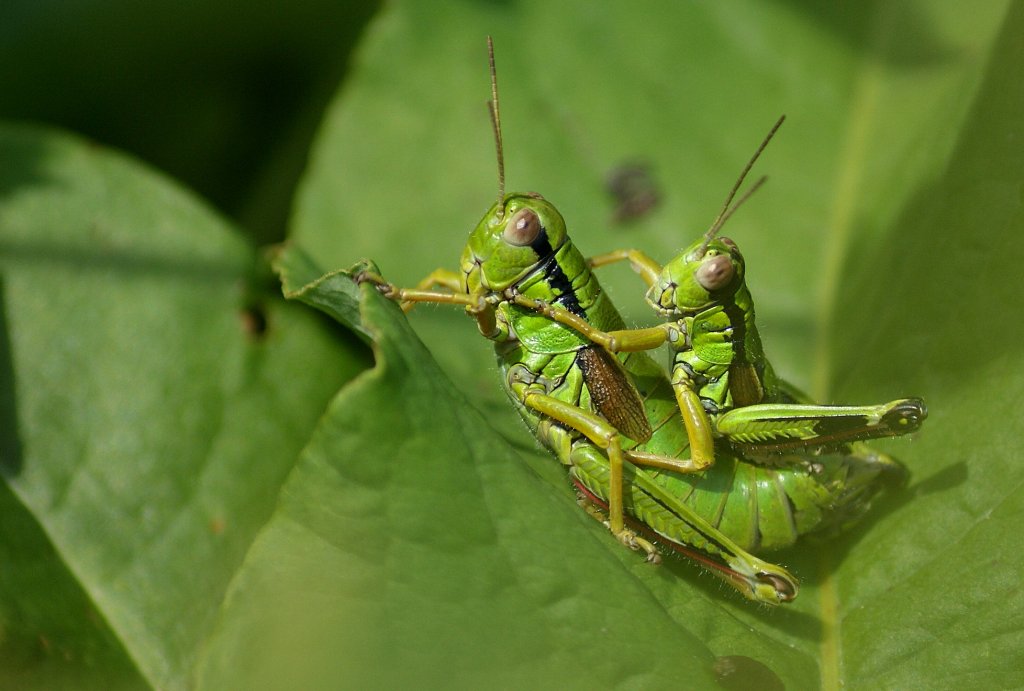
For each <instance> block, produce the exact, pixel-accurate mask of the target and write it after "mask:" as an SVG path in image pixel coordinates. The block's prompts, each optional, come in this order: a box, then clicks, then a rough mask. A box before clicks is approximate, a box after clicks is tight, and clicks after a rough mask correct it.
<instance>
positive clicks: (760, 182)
mask: <svg viewBox="0 0 1024 691" xmlns="http://www.w3.org/2000/svg"><path fill="white" fill-rule="evenodd" d="M766 182H768V176H767V175H762V176H761V177H759V178H758V179H757V182H755V183H754V184H753V185H751V186H750V189H749V190H747V191H746V192H744V193H743V196H742V197H740V198H739V199H738V200H737V201H736V203H735V204H733V205H732V206H731V207H730V208H729V210H728V211H727V212H726V213H725V215H724V216H722V219H721V220H720V221H719V222H718V228H715V232H716V233H717V232H718V230H719V229H720V228H721V227H722V226H724V225H725V222H726V221H728V220H729V219H730V218H732V215H733V214H734V213H736V210H737V209H738V208H740V207H741V206H743V202H745V201H747V200H748V199H750V198H751V197H752V196H754V192H757V191H758V190H759V189H760V188H761V185H763V184H764V183H766ZM712 227H714V226H712ZM711 237H714V235H712V236H711Z"/></svg>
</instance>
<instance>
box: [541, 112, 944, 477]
mask: <svg viewBox="0 0 1024 691" xmlns="http://www.w3.org/2000/svg"><path fill="white" fill-rule="evenodd" d="M784 120H785V117H784V116H783V117H782V118H779V120H778V121H777V122H776V123H775V125H774V127H772V129H771V131H770V132H769V133H768V135H767V137H765V139H764V141H763V142H762V143H761V145H760V147H758V149H757V151H756V152H755V153H754V155H753V157H752V158H751V159H750V161H749V162H748V163H747V165H746V167H745V168H744V169H743V172H742V173H741V174H740V176H739V178H738V179H737V181H736V184H735V185H734V186H733V188H732V190H731V191H730V193H729V195H728V197H727V198H726V200H725V204H724V205H723V206H722V209H721V211H720V212H719V214H718V216H717V217H716V218H715V220H714V222H713V223H712V224H711V226H710V228H709V229H708V231H707V232H706V233H705V234H704V235H703V236H702V237H701V238H699V239H698V240H697V241H696V242H695V243H694V244H692V245H691V246H690V247H688V248H686V249H685V250H683V252H682V253H680V254H679V255H678V256H677V257H675V258H674V259H672V260H671V261H669V262H668V263H667V264H665V265H664V266H661V265H660V264H658V263H657V262H656V261H654V260H653V259H651V258H650V257H649V256H647V255H646V254H644V253H643V252H641V251H640V250H636V249H627V250H617V251H613V252H609V253H607V254H603V255H599V256H596V257H592V258H591V259H590V260H589V265H590V266H591V267H593V268H596V267H600V266H605V265H608V264H612V263H614V262H618V261H628V262H629V263H630V264H631V266H632V267H633V269H634V270H635V271H636V272H637V273H638V274H639V275H640V277H641V278H642V279H643V281H644V282H645V283H646V284H647V287H648V290H647V294H646V296H645V297H646V300H647V302H648V303H649V304H650V305H651V306H652V307H653V308H654V309H655V311H656V312H658V313H659V314H660V315H661V316H663V317H665V318H666V320H667V321H666V322H665V323H663V324H662V325H660V326H657V327H653V328H648V329H630V330H622V331H615V332H612V333H608V332H604V331H602V330H600V329H598V328H597V326H596V324H594V323H593V322H586V321H583V320H580V319H578V318H577V317H576V315H573V314H571V313H566V312H565V310H562V309H561V308H560V307H559V306H558V305H553V304H544V303H541V302H538V303H536V304H535V305H534V307H535V309H537V310H538V311H539V312H541V313H543V314H545V315H547V316H548V317H549V318H552V319H555V320H557V321H559V322H560V323H563V324H566V325H568V326H572V327H573V328H575V329H576V330H577V331H578V332H580V333H581V334H583V335H585V336H586V337H587V338H588V339H589V340H590V341H591V342H594V343H598V344H600V345H601V346H602V347H604V348H605V349H607V350H609V351H610V352H618V351H623V352H628V351H638V350H647V349H652V348H657V347H659V346H661V345H662V344H665V343H667V344H668V345H669V348H670V350H671V352H672V363H671V365H672V367H671V370H672V371H671V378H672V387H673V390H674V392H675V396H676V401H677V403H678V405H679V409H680V411H681V413H682V417H683V421H684V423H685V425H686V429H687V433H688V435H689V439H690V451H691V462H692V463H693V464H694V465H696V466H698V467H701V468H703V467H706V466H708V465H710V464H711V463H712V462H713V460H714V454H715V449H714V445H715V440H716V439H721V440H723V441H725V442H727V443H729V444H730V445H731V446H732V448H733V449H734V451H735V452H736V453H739V454H741V455H743V456H744V457H746V458H750V457H755V456H766V455H769V454H772V455H774V454H778V453H780V452H785V451H794V450H796V451H805V452H812V453H821V452H823V451H837V452H841V453H844V454H852V455H855V456H860V457H863V458H864V459H865V460H869V461H870V462H871V463H875V464H880V467H882V468H884V469H885V470H886V471H887V472H889V473H890V474H891V475H893V476H894V478H902V479H905V474H906V471H905V469H904V468H903V466H902V465H901V464H899V463H898V462H897V461H895V460H893V459H891V458H889V457H888V456H885V455H883V454H880V453H878V452H875V451H873V450H871V449H869V448H868V447H866V446H864V445H863V444H859V443H857V442H860V441H863V440H865V439H875V438H880V437H892V436H898V435H902V434H907V433H909V432H913V431H915V430H916V429H918V428H919V427H920V425H921V423H922V422H923V421H924V419H925V417H926V416H927V410H926V408H925V406H924V403H923V401H922V400H921V399H919V398H902V399H898V400H895V401H890V402H889V403H882V404H877V405H858V406H849V405H819V404H816V403H814V402H813V401H812V400H811V399H810V398H809V397H808V396H806V395H805V394H803V393H802V392H800V391H799V390H798V389H797V388H796V387H795V386H793V385H792V384H789V383H788V382H786V381H785V380H783V379H781V378H779V377H778V376H776V374H775V372H774V370H773V368H772V366H771V364H770V363H769V361H768V359H767V357H766V356H765V354H764V350H763V348H762V346H761V337H760V334H759V333H758V330H757V325H756V322H755V319H754V302H753V298H752V297H751V295H750V290H749V289H748V288H747V284H746V280H745V274H746V265H745V263H744V260H743V256H742V255H741V254H740V251H739V248H738V247H737V246H736V243H735V242H733V241H732V240H730V239H729V238H725V237H717V234H718V232H719V231H720V230H721V228H722V226H723V225H724V223H725V221H726V220H727V219H728V218H729V217H730V216H731V215H732V214H733V212H735V210H736V208H738V206H739V205H740V204H742V203H743V202H744V201H745V200H746V199H747V198H748V197H749V196H750V194H751V193H753V192H754V191H755V190H756V189H757V188H758V187H760V185H761V183H763V182H764V180H765V178H761V179H760V180H758V181H757V182H756V183H755V184H754V185H753V187H752V188H751V189H750V191H749V192H748V193H747V194H746V195H744V196H743V197H742V198H741V199H740V200H739V201H738V202H737V203H736V205H735V206H733V205H732V202H733V199H734V198H735V195H736V193H737V192H738V191H739V189H740V187H741V185H742V184H743V181H744V179H745V178H746V176H747V173H749V171H750V169H751V168H752V167H753V164H754V163H755V162H756V161H757V159H758V157H759V156H760V154H761V152H762V151H764V148H765V147H766V146H767V144H768V142H769V141H770V140H771V138H772V137H773V136H774V135H775V133H776V131H777V130H778V128H779V127H780V126H781V125H782V122H783V121H784ZM773 460H775V461H781V460H782V459H773Z"/></svg>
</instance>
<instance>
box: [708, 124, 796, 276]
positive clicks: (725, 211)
mask: <svg viewBox="0 0 1024 691" xmlns="http://www.w3.org/2000/svg"><path fill="white" fill-rule="evenodd" d="M785 120H786V116H785V115H783V116H782V117H780V118H779V119H778V120H777V121H776V122H775V124H774V125H773V126H772V129H771V131H770V132H768V136H766V137H765V138H764V141H762V142H761V146H759V147H757V151H755V152H754V155H753V156H751V157H750V160H749V161H747V165H746V167H744V168H743V172H741V173H740V177H739V178H738V179H737V180H736V184H735V185H733V186H732V189H731V190H730V191H729V196H728V197H726V198H725V204H723V205H722V210H721V211H719V212H718V216H716V217H715V220H714V222H713V223H712V224H711V227H710V228H708V231H707V232H706V233H704V243H703V244H702V245H701V246H700V249H699V250H698V251H697V253H696V256H698V257H701V256H703V255H704V252H706V251H707V249H708V245H709V244H710V243H711V241H712V240H713V239H714V238H715V235H716V234H717V233H718V231H719V230H721V229H722V226H723V225H725V222H726V221H727V220H729V217H730V216H732V214H733V212H735V211H736V209H738V208H739V207H740V205H741V204H742V203H743V202H745V201H746V200H747V199H749V198H750V195H751V194H753V193H754V191H755V190H757V188H758V187H760V186H761V185H762V184H764V181H765V178H761V179H760V180H758V181H757V183H755V184H754V186H753V187H752V188H751V190H750V191H749V192H747V193H746V194H745V195H743V198H742V199H740V200H739V202H737V204H736V206H734V207H732V209H731V210H730V208H729V205H730V204H732V200H733V198H734V197H735V196H736V193H737V192H738V191H739V189H740V186H741V185H742V184H743V181H744V180H745V179H746V178H747V173H749V172H750V169H751V168H753V167H754V163H755V162H757V159H758V158H760V156H761V152H763V151H764V149H765V147H766V146H768V142H770V141H771V140H772V137H774V136H775V133H776V132H778V131H779V127H781V126H782V123H783V122H784V121H785Z"/></svg>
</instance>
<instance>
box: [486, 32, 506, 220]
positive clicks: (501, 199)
mask: <svg viewBox="0 0 1024 691" xmlns="http://www.w3.org/2000/svg"><path fill="white" fill-rule="evenodd" d="M487 62H488V64H489V65H490V68H491V101H490V103H488V104H487V107H488V110H489V111H490V112H491V126H492V127H493V128H494V148H495V149H496V150H497V154H498V220H499V221H500V220H501V219H502V217H504V215H505V149H504V147H503V146H502V145H501V111H500V110H499V109H498V71H497V70H496V69H495V68H494V41H493V40H492V39H491V37H490V36H488V37H487Z"/></svg>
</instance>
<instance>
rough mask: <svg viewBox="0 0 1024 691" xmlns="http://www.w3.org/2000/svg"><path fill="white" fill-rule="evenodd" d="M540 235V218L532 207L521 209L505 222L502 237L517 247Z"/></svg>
mask: <svg viewBox="0 0 1024 691" xmlns="http://www.w3.org/2000/svg"><path fill="white" fill-rule="evenodd" d="M538 235H540V218H538V216H537V214H536V213H534V212H533V211H532V210H530V209H520V210H519V211H517V212H516V214H515V216H513V217H512V218H510V219H509V221H508V223H507V224H505V232H504V233H502V237H503V238H505V242H507V243H509V244H510V245H515V246H516V247H525V246H526V245H529V244H531V243H532V242H533V241H534V240H536V239H537V236H538Z"/></svg>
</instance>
